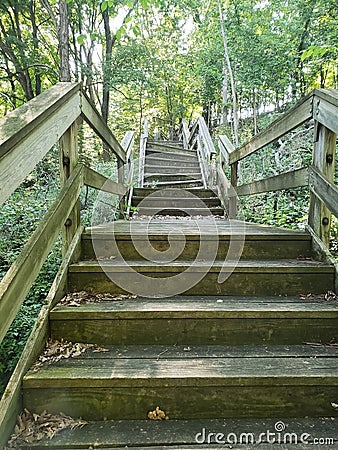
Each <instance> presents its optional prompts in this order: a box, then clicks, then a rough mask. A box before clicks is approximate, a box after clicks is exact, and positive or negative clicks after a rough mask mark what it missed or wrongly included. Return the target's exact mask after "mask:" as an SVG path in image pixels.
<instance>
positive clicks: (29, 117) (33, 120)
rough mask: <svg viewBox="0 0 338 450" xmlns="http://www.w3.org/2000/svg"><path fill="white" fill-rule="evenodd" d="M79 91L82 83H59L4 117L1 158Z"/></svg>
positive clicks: (1, 133) (0, 127)
mask: <svg viewBox="0 0 338 450" xmlns="http://www.w3.org/2000/svg"><path fill="white" fill-rule="evenodd" d="M79 90H80V83H75V84H74V83H58V84H56V85H55V86H53V87H51V88H50V89H48V90H47V91H45V92H43V93H42V94H40V95H38V96H37V97H35V98H34V99H33V100H31V101H29V102H28V103H26V104H24V105H22V106H20V107H19V108H17V109H15V110H14V111H11V112H10V113H9V114H7V116H5V117H3V118H2V119H1V120H0V158H1V157H2V156H4V155H5V154H6V153H7V152H9V151H10V150H11V149H12V148H13V147H15V146H16V145H17V144H19V143H20V142H21V141H22V140H24V139H25V138H26V137H27V135H28V134H30V133H31V132H32V131H34V129H36V128H38V127H39V125H41V124H42V123H43V122H44V121H45V120H46V119H47V118H48V117H49V116H50V115H51V114H53V113H54V112H55V111H56V110H57V109H59V108H60V107H62V104H63V103H64V102H66V101H67V100H68V99H69V98H70V97H72V96H73V95H74V94H76V93H77V92H78V91H79ZM69 125H70V124H69Z"/></svg>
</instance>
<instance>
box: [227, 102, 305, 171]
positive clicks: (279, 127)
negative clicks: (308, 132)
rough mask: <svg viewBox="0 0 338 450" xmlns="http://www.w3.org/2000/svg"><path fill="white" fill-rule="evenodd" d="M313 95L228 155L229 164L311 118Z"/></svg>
mask: <svg viewBox="0 0 338 450" xmlns="http://www.w3.org/2000/svg"><path fill="white" fill-rule="evenodd" d="M312 102H313V94H309V95H308V96H306V97H304V99H302V100H301V101H300V102H299V103H298V104H297V105H296V106H294V107H293V108H291V109H290V110H289V111H288V112H286V113H285V114H283V115H282V116H281V117H280V118H279V119H277V120H276V121H274V122H273V123H272V124H271V125H269V126H268V127H267V128H265V130H263V131H262V132H260V133H258V134H256V136H254V137H253V138H252V139H251V140H250V141H249V142H247V143H246V144H244V145H242V146H241V147H240V148H238V149H236V150H235V151H233V152H232V153H231V155H229V162H230V164H233V163H235V162H237V161H240V160H241V159H243V158H245V157H246V156H248V155H251V154H252V153H254V152H256V151H257V150H259V149H261V148H262V147H264V146H265V145H267V144H270V143H272V142H274V141H275V140H276V139H278V138H280V137H281V136H283V135H284V134H286V133H289V132H290V131H292V130H293V129H294V128H296V127H298V126H299V125H301V124H302V123H304V122H306V121H307V120H309V119H311V118H312Z"/></svg>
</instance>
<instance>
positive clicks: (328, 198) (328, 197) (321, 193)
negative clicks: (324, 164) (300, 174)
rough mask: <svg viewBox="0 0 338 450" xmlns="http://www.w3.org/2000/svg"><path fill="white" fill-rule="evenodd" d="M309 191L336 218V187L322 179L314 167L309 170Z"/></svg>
mask: <svg viewBox="0 0 338 450" xmlns="http://www.w3.org/2000/svg"><path fill="white" fill-rule="evenodd" d="M309 185H310V189H311V191H312V192H313V193H314V194H315V195H316V196H317V197H318V198H319V199H320V200H321V201H322V202H323V203H325V205H326V206H327V207H328V208H329V210H330V211H331V212H332V213H333V214H334V215H335V216H336V217H338V187H337V186H336V185H334V184H333V183H331V182H330V181H328V180H327V179H326V178H324V177H323V176H322V175H321V174H320V173H319V172H318V170H316V169H315V168H314V167H310V168H309Z"/></svg>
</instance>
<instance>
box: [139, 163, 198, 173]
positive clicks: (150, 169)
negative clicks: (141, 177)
mask: <svg viewBox="0 0 338 450" xmlns="http://www.w3.org/2000/svg"><path fill="white" fill-rule="evenodd" d="M144 171H145V173H146V174H153V173H154V174H159V175H163V174H164V175H166V174H173V175H176V174H178V173H182V174H187V173H188V174H189V173H201V172H200V167H199V165H198V164H194V165H192V164H191V163H190V164H189V165H181V167H180V168H177V167H172V166H159V165H153V164H148V163H147V164H146V165H145V168H144Z"/></svg>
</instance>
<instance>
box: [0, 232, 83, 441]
mask: <svg viewBox="0 0 338 450" xmlns="http://www.w3.org/2000/svg"><path fill="white" fill-rule="evenodd" d="M82 230H83V228H82V227H79V228H78V230H77V232H76V233H75V236H74V239H73V241H72V243H71V245H70V246H69V248H68V252H67V254H66V255H65V258H64V260H63V261H62V264H61V266H60V268H59V270H58V273H57V275H56V277H55V279H54V281H53V284H52V286H51V288H50V290H49V293H48V295H47V297H46V305H45V306H42V308H41V311H40V314H39V316H38V318H37V321H36V323H35V325H34V328H33V330H32V332H31V334H30V336H29V338H28V341H27V343H26V345H25V348H24V350H23V352H22V355H21V357H20V359H19V362H18V364H17V366H16V368H15V369H14V372H13V374H12V376H11V378H10V380H9V382H8V385H7V387H6V389H5V392H4V394H3V396H2V399H1V401H0V445H5V444H6V442H7V439H8V437H9V435H10V433H11V431H12V430H13V428H14V425H15V422H16V418H17V415H18V414H19V413H20V411H21V409H22V398H21V383H22V379H23V377H24V375H25V374H26V372H27V371H28V369H29V368H30V366H31V365H32V364H33V362H34V361H35V360H36V358H37V357H38V355H39V353H40V352H41V350H42V349H43V347H44V345H45V341H46V339H47V336H48V335H49V320H48V319H49V311H50V309H51V307H52V306H53V305H54V304H55V303H57V302H58V301H59V300H60V299H61V298H62V296H63V295H64V293H65V289H66V284H67V271H68V266H69V264H70V263H71V262H72V261H73V257H74V254H75V255H76V253H77V251H78V250H77V247H78V245H79V243H80V242H81V233H82ZM75 257H76V256H75Z"/></svg>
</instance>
